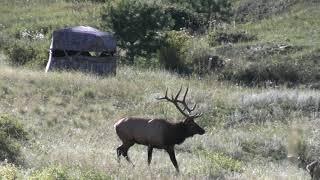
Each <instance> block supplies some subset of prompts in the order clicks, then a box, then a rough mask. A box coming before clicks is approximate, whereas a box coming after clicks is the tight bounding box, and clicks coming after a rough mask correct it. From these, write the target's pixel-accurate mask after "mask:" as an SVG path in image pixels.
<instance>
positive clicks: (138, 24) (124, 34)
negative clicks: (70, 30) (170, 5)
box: [102, 0, 173, 64]
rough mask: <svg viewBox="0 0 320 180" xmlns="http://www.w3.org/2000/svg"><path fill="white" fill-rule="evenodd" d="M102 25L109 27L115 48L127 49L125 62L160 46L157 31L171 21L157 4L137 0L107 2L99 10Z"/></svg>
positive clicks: (131, 61)
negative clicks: (112, 33)
mask: <svg viewBox="0 0 320 180" xmlns="http://www.w3.org/2000/svg"><path fill="white" fill-rule="evenodd" d="M102 22H103V24H102V26H103V27H106V28H111V29H112V30H113V31H114V32H115V35H116V37H117V38H118V40H119V47H121V48H123V49H125V50H127V56H128V60H129V63H131V64H133V62H134V57H135V56H137V55H138V56H148V55H150V54H152V53H154V52H156V51H157V50H158V49H159V47H160V45H161V39H162V38H161V33H160V31H161V30H164V29H166V28H170V27H171V26H172V25H173V21H172V19H171V17H170V15H168V14H166V13H165V10H164V8H163V7H162V6H161V5H160V4H159V3H156V2H155V1H154V2H150V1H148V2H147V1H140V0H115V1H112V2H108V3H107V4H106V6H104V10H103V11H102Z"/></svg>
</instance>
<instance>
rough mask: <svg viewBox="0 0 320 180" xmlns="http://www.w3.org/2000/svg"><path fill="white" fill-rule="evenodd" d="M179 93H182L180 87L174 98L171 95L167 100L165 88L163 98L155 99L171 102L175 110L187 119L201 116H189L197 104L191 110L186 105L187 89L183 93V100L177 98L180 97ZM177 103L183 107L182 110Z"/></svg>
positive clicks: (200, 114) (199, 114)
mask: <svg viewBox="0 0 320 180" xmlns="http://www.w3.org/2000/svg"><path fill="white" fill-rule="evenodd" d="M181 91H182V86H181V87H180V90H179V91H178V93H177V95H176V96H175V97H174V96H173V95H171V98H169V97H168V88H167V90H166V94H165V95H164V96H163V97H159V98H156V99H157V100H167V101H169V102H172V103H173V104H174V105H175V106H176V108H177V109H178V110H179V112H180V113H181V114H183V115H184V116H185V117H187V118H192V119H195V118H198V117H200V116H202V113H197V114H194V115H191V113H192V111H194V110H195V108H196V107H197V104H194V106H193V107H192V108H189V107H188V105H187V103H186V97H187V94H188V91H189V88H187V89H186V92H185V93H184V96H183V99H182V100H179V96H180V93H181ZM178 103H180V104H181V105H182V106H183V109H181V107H180V106H179V104H178ZM185 111H187V112H185Z"/></svg>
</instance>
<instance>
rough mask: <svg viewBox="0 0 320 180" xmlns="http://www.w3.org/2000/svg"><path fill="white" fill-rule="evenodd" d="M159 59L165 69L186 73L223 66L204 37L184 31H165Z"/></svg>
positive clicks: (199, 72) (207, 70) (198, 72)
mask: <svg viewBox="0 0 320 180" xmlns="http://www.w3.org/2000/svg"><path fill="white" fill-rule="evenodd" d="M159 61H160V63H161V64H162V65H164V67H165V68H166V69H170V70H175V71H177V72H179V73H186V74H189V73H197V74H204V73H208V72H211V71H213V70H217V69H220V68H222V67H223V66H224V61H223V60H222V59H221V58H219V57H218V56H216V55H214V54H213V49H212V48H211V47H210V46H209V44H208V43H207V41H206V39H201V38H197V37H192V36H190V35H189V34H188V33H186V32H185V31H169V32H167V33H166V36H165V46H164V47H163V48H161V49H160V51H159Z"/></svg>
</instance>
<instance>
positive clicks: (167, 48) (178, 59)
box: [159, 31, 191, 72]
mask: <svg viewBox="0 0 320 180" xmlns="http://www.w3.org/2000/svg"><path fill="white" fill-rule="evenodd" d="M189 39H191V36H190V35H188V33H186V32H185V31H169V32H167V33H166V35H165V40H164V44H165V45H164V47H162V48H161V49H160V50H159V61H160V63H161V64H162V65H163V66H164V67H165V68H166V69H169V70H174V71H177V72H187V71H188V65H187V64H186V62H185V60H184V57H183V56H184V54H185V51H186V50H187V45H188V42H189Z"/></svg>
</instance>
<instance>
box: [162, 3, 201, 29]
mask: <svg viewBox="0 0 320 180" xmlns="http://www.w3.org/2000/svg"><path fill="white" fill-rule="evenodd" d="M164 8H165V12H166V14H168V15H170V17H171V18H172V20H173V22H174V25H173V27H172V30H176V31H180V30H181V29H187V30H191V31H192V32H196V31H199V30H200V29H201V28H202V27H203V23H204V21H205V20H204V19H203V18H201V16H199V15H198V14H197V13H196V12H194V11H192V10H190V8H187V7H185V6H180V5H176V4H173V5H169V6H165V7H164Z"/></svg>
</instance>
